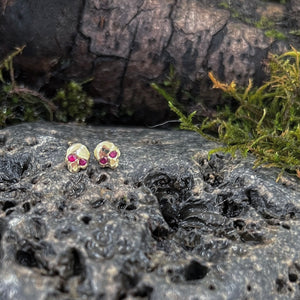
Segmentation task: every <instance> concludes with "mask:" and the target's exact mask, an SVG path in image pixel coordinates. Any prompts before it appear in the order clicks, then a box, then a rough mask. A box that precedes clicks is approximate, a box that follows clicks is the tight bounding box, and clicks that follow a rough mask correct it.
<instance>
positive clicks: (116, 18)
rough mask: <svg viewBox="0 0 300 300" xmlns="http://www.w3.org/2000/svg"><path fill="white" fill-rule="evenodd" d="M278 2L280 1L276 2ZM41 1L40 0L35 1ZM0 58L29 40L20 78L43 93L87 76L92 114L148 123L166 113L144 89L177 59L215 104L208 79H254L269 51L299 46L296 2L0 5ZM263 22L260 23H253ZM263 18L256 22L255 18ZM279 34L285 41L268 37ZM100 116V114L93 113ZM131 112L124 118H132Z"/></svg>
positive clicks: (116, 0)
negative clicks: (93, 105) (212, 75)
mask: <svg viewBox="0 0 300 300" xmlns="http://www.w3.org/2000/svg"><path fill="white" fill-rule="evenodd" d="M277 2H278V1H277ZM37 3H38V4H37ZM0 9H1V12H2V16H1V19H0V44H1V49H0V57H4V55H5V54H7V53H9V51H10V50H11V49H12V48H13V47H15V46H20V45H23V44H27V47H26V48H25V50H24V52H23V55H22V56H21V57H19V58H18V59H17V60H16V61H17V62H18V64H17V65H18V66H19V67H20V69H21V72H20V73H19V77H20V79H21V80H23V81H24V82H26V83H30V84H31V85H35V87H37V88H40V89H41V90H42V91H48V92H49V91H53V90H54V89H55V88H57V87H59V86H61V85H62V82H64V81H68V80H70V79H75V80H78V81H85V80H86V79H87V78H93V81H92V82H91V83H90V85H89V86H88V91H89V92H90V93H91V95H93V96H94V98H95V102H96V103H97V106H96V117H95V118H94V121H96V120H97V119H98V118H100V117H101V116H102V118H103V114H104V112H106V119H107V120H108V119H111V118H116V116H117V117H118V118H119V119H122V118H123V117H124V118H123V121H127V122H129V121H131V122H133V123H135V124H137V123H143V124H145V123H146V124H150V123H152V124H153V123H156V122H158V121H162V120H165V119H166V118H167V116H168V112H169V110H168V108H167V104H166V102H165V101H164V100H163V99H162V98H161V97H160V96H158V95H157V93H156V92H155V91H153V90H152V89H151V87H150V83H151V82H152V81H159V82H161V81H163V80H164V79H165V78H166V76H167V75H168V73H169V68H170V65H174V67H175V69H176V71H177V72H178V74H179V78H180V80H181V82H182V83H183V85H184V86H185V88H187V89H189V90H191V91H192V93H193V94H194V96H195V95H197V96H199V97H198V99H199V98H200V99H201V101H202V102H204V103H202V104H205V106H207V107H209V108H211V107H214V106H215V105H216V104H217V103H218V102H219V101H220V99H218V97H217V96H216V95H218V94H216V91H212V90H211V89H210V87H211V84H210V81H209V80H208V78H207V73H208V71H209V70H213V71H214V73H215V74H217V76H218V77H219V78H220V79H221V80H226V81H231V80H233V79H235V80H237V82H238V83H240V84H247V83H248V79H249V77H251V78H253V79H254V83H256V84H259V83H261V82H262V81H263V80H264V79H265V73H264V68H263V65H262V62H263V60H265V59H266V58H267V56H268V53H270V52H275V53H276V52H280V53H281V52H283V51H284V50H286V49H288V48H289V45H293V46H294V47H296V48H298V47H299V45H300V39H299V30H298V28H299V0H293V1H287V3H286V4H284V5H283V4H279V3H275V2H271V1H267V2H266V1H260V0H253V1H251V2H249V1H246V2H245V1H243V0H236V1H229V0H228V1H227V0H225V1H217V0H213V1H212V0H209V1H208V0H165V1H159V0H155V1H149V0H132V1H130V2H128V1H127V0H112V1H107V0H105V1H104V0H101V1H100V0H87V1H80V0H76V1H75V0H74V1H72V2H70V1H66V0H63V1H57V0H55V1H50V2H49V1H47V0H39V1H38V2H36V1H35V0H29V1H22V0H15V1H7V0H1V1H0ZM259 22H260V23H259ZM258 23H259V24H260V26H258V25H257V24H258ZM267 30H271V31H272V30H273V31H274V30H275V31H276V30H277V31H279V32H281V33H282V34H283V35H284V37H285V39H283V40H279V39H276V37H274V36H272V34H271V36H270V35H268V36H267V35H266V31H267ZM97 112H98V114H97ZM128 116H130V118H128Z"/></svg>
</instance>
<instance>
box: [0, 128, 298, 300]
mask: <svg viewBox="0 0 300 300" xmlns="http://www.w3.org/2000/svg"><path fill="white" fill-rule="evenodd" d="M103 140H110V141H112V142H114V143H115V144H116V145H118V146H119V148H120V151H121V158H120V164H119V167H118V168H117V169H116V170H111V169H101V168H100V167H99V165H98V163H97V161H96V160H95V159H94V157H93V150H94V148H95V146H96V145H97V144H98V143H99V142H100V141H103ZM69 142H71V143H73V142H81V143H83V144H85V145H86V146H87V147H88V148H89V150H90V152H91V160H90V163H89V166H88V168H87V169H86V170H84V171H81V172H79V173H77V174H72V173H70V172H69V171H68V170H67V168H66V166H65V164H64V156H65V153H66V150H67V148H68V143H69ZM0 143H1V153H0V154H1V156H0V299H3V300H8V299H28V300H29V299H30V300H31V299H157V300H158V299H172V300H173V299H189V300H196V299H298V298H299V297H300V290H299V285H300V279H299V278H300V258H299V254H300V251H299V250H300V243H299V235H300V230H299V219H300V204H299V201H300V200H299V199H300V197H299V196H300V189H299V182H298V181H297V179H295V178H292V177H289V176H287V175H286V176H285V177H284V179H283V181H282V182H280V183H276V182H275V179H276V176H277V172H278V170H275V169H256V170H254V169H252V163H253V160H254V159H253V158H252V157H251V156H249V157H248V158H235V159H233V158H231V157H230V156H228V155H223V154H217V155H214V156H213V157H212V158H211V160H209V161H208V160H207V153H208V151H209V150H210V149H212V148H213V147H215V146H217V145H216V144H214V143H212V142H209V141H207V140H205V139H203V138H202V137H201V136H199V135H197V134H196V133H193V132H186V131H175V130H153V129H145V128H130V127H128V128H126V127H119V128H117V127H116V128H113V127H90V126H77V125H72V124H70V125H60V124H50V123H34V124H21V125H17V126H13V127H8V128H6V129H4V130H2V131H1V133H0Z"/></svg>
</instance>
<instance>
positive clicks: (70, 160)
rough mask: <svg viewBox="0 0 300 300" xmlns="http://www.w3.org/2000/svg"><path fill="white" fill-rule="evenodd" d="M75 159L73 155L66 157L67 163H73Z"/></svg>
mask: <svg viewBox="0 0 300 300" xmlns="http://www.w3.org/2000/svg"><path fill="white" fill-rule="evenodd" d="M76 159H77V156H76V155H75V154H70V155H69V156H68V161H69V162H73V161H75V160H76Z"/></svg>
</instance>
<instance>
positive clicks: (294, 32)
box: [289, 30, 300, 36]
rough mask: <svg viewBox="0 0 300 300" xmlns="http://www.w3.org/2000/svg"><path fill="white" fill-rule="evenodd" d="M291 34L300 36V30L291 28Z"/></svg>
mask: <svg viewBox="0 0 300 300" xmlns="http://www.w3.org/2000/svg"><path fill="white" fill-rule="evenodd" d="M289 34H292V35H296V36H300V30H291V31H290V32H289Z"/></svg>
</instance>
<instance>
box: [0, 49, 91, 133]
mask: <svg viewBox="0 0 300 300" xmlns="http://www.w3.org/2000/svg"><path fill="white" fill-rule="evenodd" d="M24 47H25V46H23V47H20V48H16V50H15V51H13V52H12V53H11V54H9V55H8V56H7V57H6V58H5V59H4V60H3V61H2V62H1V63H0V127H4V126H6V125H10V124H15V123H18V122H32V121H36V120H39V119H43V120H50V121H52V120H53V119H55V120H57V121H63V122H68V121H76V122H84V121H85V119H86V118H87V117H88V116H89V115H90V114H91V110H92V106H93V100H92V99H91V98H89V97H88V96H87V94H86V93H85V92H84V91H83V89H82V84H79V83H76V82H74V81H71V82H69V83H68V84H67V85H66V86H65V88H64V89H61V90H59V91H58V92H57V95H56V96H55V97H54V98H53V99H47V98H46V97H45V96H43V95H42V94H40V93H39V92H37V91H35V90H32V89H30V88H27V87H23V86H20V85H18V83H17V82H16V81H15V76H14V68H13V59H14V57H15V56H16V55H19V54H21V53H22V51H23V49H24Z"/></svg>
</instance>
